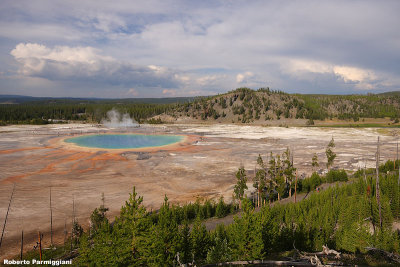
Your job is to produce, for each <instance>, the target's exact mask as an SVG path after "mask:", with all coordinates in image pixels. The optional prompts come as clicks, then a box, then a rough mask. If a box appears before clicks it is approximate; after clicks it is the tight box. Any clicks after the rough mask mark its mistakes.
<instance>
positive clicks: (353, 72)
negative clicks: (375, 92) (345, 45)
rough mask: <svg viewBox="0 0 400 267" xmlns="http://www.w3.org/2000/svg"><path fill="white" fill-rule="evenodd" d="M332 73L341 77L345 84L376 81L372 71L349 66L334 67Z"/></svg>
mask: <svg viewBox="0 0 400 267" xmlns="http://www.w3.org/2000/svg"><path fill="white" fill-rule="evenodd" d="M333 72H334V73H335V74H336V75H338V76H340V77H342V78H343V80H344V81H345V82H365V81H374V80H377V79H378V77H377V76H376V74H375V73H374V72H373V71H372V70H365V69H361V68H355V67H349V66H334V67H333Z"/></svg>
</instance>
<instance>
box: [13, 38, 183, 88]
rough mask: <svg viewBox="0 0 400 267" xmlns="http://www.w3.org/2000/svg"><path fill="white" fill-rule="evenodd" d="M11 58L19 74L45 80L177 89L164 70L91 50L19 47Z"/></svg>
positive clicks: (172, 79) (167, 71)
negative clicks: (13, 59) (17, 66)
mask: <svg viewBox="0 0 400 267" xmlns="http://www.w3.org/2000/svg"><path fill="white" fill-rule="evenodd" d="M11 55H12V56H13V57H14V58H15V60H16V61H17V62H18V63H19V73H20V74H22V75H25V76H31V77H42V78H45V79H48V80H61V81H63V80H71V79H74V80H83V81H90V82H107V83H111V84H115V83H117V84H127V85H128V86H132V85H134V86H141V87H160V88H170V87H175V86H177V85H179V83H180V81H179V80H177V79H175V78H174V77H175V73H174V72H173V71H171V70H169V69H167V68H163V67H157V66H154V65H150V66H137V65H134V64H132V63H127V62H122V61H118V60H116V59H114V58H112V57H109V56H104V55H102V54H101V51H100V50H98V49H95V48H93V47H68V46H56V47H54V48H49V47H46V46H44V45H40V44H31V43H28V44H23V43H20V44H18V45H17V46H16V47H15V49H13V50H12V51H11Z"/></svg>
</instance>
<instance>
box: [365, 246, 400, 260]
mask: <svg viewBox="0 0 400 267" xmlns="http://www.w3.org/2000/svg"><path fill="white" fill-rule="evenodd" d="M365 249H366V250H367V251H368V252H370V253H377V254H379V255H381V256H383V257H384V258H386V259H387V260H390V261H393V262H395V263H400V255H399V254H397V253H394V252H388V251H385V250H383V249H380V248H374V247H366V248H365Z"/></svg>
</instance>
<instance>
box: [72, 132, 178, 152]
mask: <svg viewBox="0 0 400 267" xmlns="http://www.w3.org/2000/svg"><path fill="white" fill-rule="evenodd" d="M182 139H183V136H179V135H143V134H97V135H84V136H79V137H73V138H68V139H66V140H65V142H67V143H74V144H76V145H78V146H83V147H93V148H107V149H121V148H143V147H157V146H165V145H169V144H173V143H177V142H180V141H182Z"/></svg>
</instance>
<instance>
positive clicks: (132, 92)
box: [126, 88, 139, 96]
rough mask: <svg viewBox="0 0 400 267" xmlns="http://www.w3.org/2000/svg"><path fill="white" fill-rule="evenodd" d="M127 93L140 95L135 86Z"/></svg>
mask: <svg viewBox="0 0 400 267" xmlns="http://www.w3.org/2000/svg"><path fill="white" fill-rule="evenodd" d="M126 95H128V96H139V92H138V90H136V89H135V88H131V89H129V90H128V92H127V93H126Z"/></svg>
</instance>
